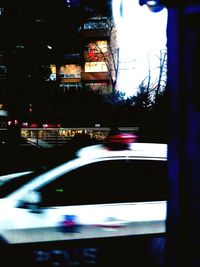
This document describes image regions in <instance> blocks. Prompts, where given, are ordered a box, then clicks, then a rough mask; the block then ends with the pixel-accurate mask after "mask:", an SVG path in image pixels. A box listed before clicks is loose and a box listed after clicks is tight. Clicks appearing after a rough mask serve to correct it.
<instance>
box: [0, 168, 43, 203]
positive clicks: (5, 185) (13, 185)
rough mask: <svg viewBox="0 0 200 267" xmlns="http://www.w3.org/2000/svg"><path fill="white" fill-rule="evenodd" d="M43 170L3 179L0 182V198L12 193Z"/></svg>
mask: <svg viewBox="0 0 200 267" xmlns="http://www.w3.org/2000/svg"><path fill="white" fill-rule="evenodd" d="M42 172H44V171H43V170H41V171H32V172H30V173H27V174H24V175H20V176H16V177H14V178H12V179H8V180H5V181H3V182H1V183H0V198H4V197H6V196H8V195H9V194H11V193H13V192H14V191H15V190H17V189H19V188H20V187H21V186H23V185H25V184H26V183H28V182H29V181H31V180H32V179H33V178H35V177H36V176H37V175H39V174H41V173H42Z"/></svg>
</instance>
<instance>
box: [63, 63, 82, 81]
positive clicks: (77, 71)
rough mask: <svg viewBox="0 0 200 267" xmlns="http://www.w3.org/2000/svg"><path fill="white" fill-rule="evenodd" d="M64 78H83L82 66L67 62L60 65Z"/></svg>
mask: <svg viewBox="0 0 200 267" xmlns="http://www.w3.org/2000/svg"><path fill="white" fill-rule="evenodd" d="M60 75H61V77H62V78H81V66H79V65H76V64H67V65H64V66H61V67H60Z"/></svg>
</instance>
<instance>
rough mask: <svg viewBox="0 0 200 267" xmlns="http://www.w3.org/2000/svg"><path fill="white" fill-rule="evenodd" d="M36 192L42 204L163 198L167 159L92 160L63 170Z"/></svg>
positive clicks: (164, 195)
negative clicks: (58, 175)
mask: <svg viewBox="0 0 200 267" xmlns="http://www.w3.org/2000/svg"><path fill="white" fill-rule="evenodd" d="M39 191H40V193H41V196H42V205H44V206H48V205H49V206H57V205H58V206H59V205H61V206H62V205H76V204H95V203H116V202H132V201H152V200H166V199H167V191H168V190H167V166H166V161H153V160H146V161H145V160H144V161H143V160H110V161H104V162H98V163H93V164H89V165H87V166H84V167H80V168H78V169H76V170H74V171H71V172H70V173H66V174H65V175H63V176H61V177H59V178H57V179H56V180H55V181H53V182H51V183H49V184H47V185H46V186H44V187H42V188H41V189H40V190H39Z"/></svg>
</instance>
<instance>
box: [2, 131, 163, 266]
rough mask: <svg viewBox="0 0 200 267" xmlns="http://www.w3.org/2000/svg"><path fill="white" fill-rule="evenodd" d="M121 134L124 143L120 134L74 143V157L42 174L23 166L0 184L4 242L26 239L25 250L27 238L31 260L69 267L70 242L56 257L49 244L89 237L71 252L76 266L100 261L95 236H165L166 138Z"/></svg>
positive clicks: (17, 242)
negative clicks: (141, 140) (85, 144)
mask: <svg viewBox="0 0 200 267" xmlns="http://www.w3.org/2000/svg"><path fill="white" fill-rule="evenodd" d="M121 137H122V140H121V141H122V142H121V141H120V138H119V136H118V137H117V138H118V140H117V141H116V139H115V140H114V139H112V140H109V141H108V142H105V143H104V144H97V145H93V146H88V147H85V148H82V149H79V150H78V152H77V155H76V158H74V159H72V160H69V161H68V162H66V163H63V164H61V165H59V166H57V167H54V168H52V169H50V170H48V171H45V172H43V173H40V174H36V173H35V172H33V173H32V172H31V173H26V174H25V175H24V176H23V175H21V176H20V177H16V178H13V179H10V180H9V181H7V183H6V184H5V185H2V186H0V211H1V220H0V237H1V242H2V244H9V245H12V246H13V245H18V247H20V248H24V246H25V245H26V249H27V246H28V245H29V247H30V245H31V247H32V248H33V247H34V249H33V250H31V251H32V252H30V253H32V254H31V257H30V258H31V259H33V261H34V264H36V266H37V264H40V265H39V266H41V264H42V263H43V264H47V263H48V261H50V258H51V260H52V257H58V258H59V260H58V259H57V260H56V262H59V264H61V263H60V262H62V264H63V265H62V264H61V265H59V264H58V266H68V265H70V264H71V263H70V262H71V256H69V257H67V256H66V253H68V254H69V249H68V250H67V249H66V247H65V249H64V251H65V252H62V253H61V254H62V256H61V255H60V254H59V253H60V252H58V254H59V256H58V255H57V254H56V255H57V256H55V248H54V249H53V247H54V245H55V244H57V245H58V242H60V243H59V244H62V245H63V244H65V245H63V246H66V244H68V245H69V242H75V241H79V242H80V241H81V242H84V241H85V242H86V243H87V242H88V241H89V242H92V250H90V249H91V243H90V247H89V248H90V249H89V250H87V249H88V247H86V248H84V249H83V248H82V249H81V253H82V254H81V255H82V256H81V259H80V253H78V254H76V253H75V254H76V255H74V254H73V253H74V252H73V253H72V254H73V255H74V256H73V260H75V261H76V262H78V264H79V265H80V264H81V262H82V263H84V264H86V263H91V262H93V263H96V262H97V261H98V259H99V256H98V255H97V254H96V253H97V251H96V249H97V247H96V245H95V246H94V244H96V242H97V241H98V240H102V239H103V240H111V239H113V238H120V240H121V238H123V237H124V238H129V237H134V236H135V237H138V236H151V237H152V236H154V237H155V236H158V237H160V236H163V235H164V234H165V232H166V229H165V221H166V205H167V164H166V163H167V145H166V144H153V143H152V144H151V143H137V142H132V141H133V139H131V138H130V135H129V137H128V136H126V135H123V136H121ZM113 140H114V141H113ZM125 140H126V141H125ZM130 140H131V141H130ZM111 143H112V145H111ZM120 144H123V148H122V146H121V145H120ZM125 145H126V146H125ZM47 244H48V246H50V247H51V249H49V250H48V249H47ZM52 244H53V245H52ZM71 244H72V243H71ZM79 244H80V243H79ZM20 245H21V246H20ZM57 245H56V250H57V251H60V250H59V249H58V248H57ZM137 246H138V245H137ZM85 249H86V252H85ZM33 251H34V252H33ZM49 251H50V252H49ZM52 251H53V252H52ZM61 251H63V248H62V249H61ZM45 253H46V254H45ZM52 253H53V254H52ZM63 253H64V255H65V256H63ZM33 254H34V256H33ZM68 254H67V255H68ZM19 255H21V254H20V253H17V257H18V259H20V258H19ZM45 255H46V256H45ZM52 255H53V256H52ZM63 257H64V258H63ZM61 258H62V260H61ZM69 258H70V260H69ZM53 260H54V261H55V259H53ZM72 265H73V264H72ZM34 266H35V265H34Z"/></svg>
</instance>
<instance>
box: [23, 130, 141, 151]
mask: <svg viewBox="0 0 200 267" xmlns="http://www.w3.org/2000/svg"><path fill="white" fill-rule="evenodd" d="M119 130H120V131H122V132H137V131H138V130H139V128H138V127H119ZM109 131H110V128H109V127H90V128H82V127H81V128H22V129H21V136H22V137H24V138H26V139H27V140H29V141H31V142H35V144H38V145H40V143H41V141H43V142H46V143H47V144H49V145H50V146H52V147H62V146H65V145H67V144H68V143H69V142H70V141H71V140H72V138H73V137H74V136H75V135H77V134H81V133H83V132H84V133H85V134H88V135H89V136H90V137H91V138H95V139H96V140H97V141H100V142H101V141H103V140H104V139H105V138H106V137H107V136H108V134H109ZM43 145H45V144H44V143H43Z"/></svg>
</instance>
